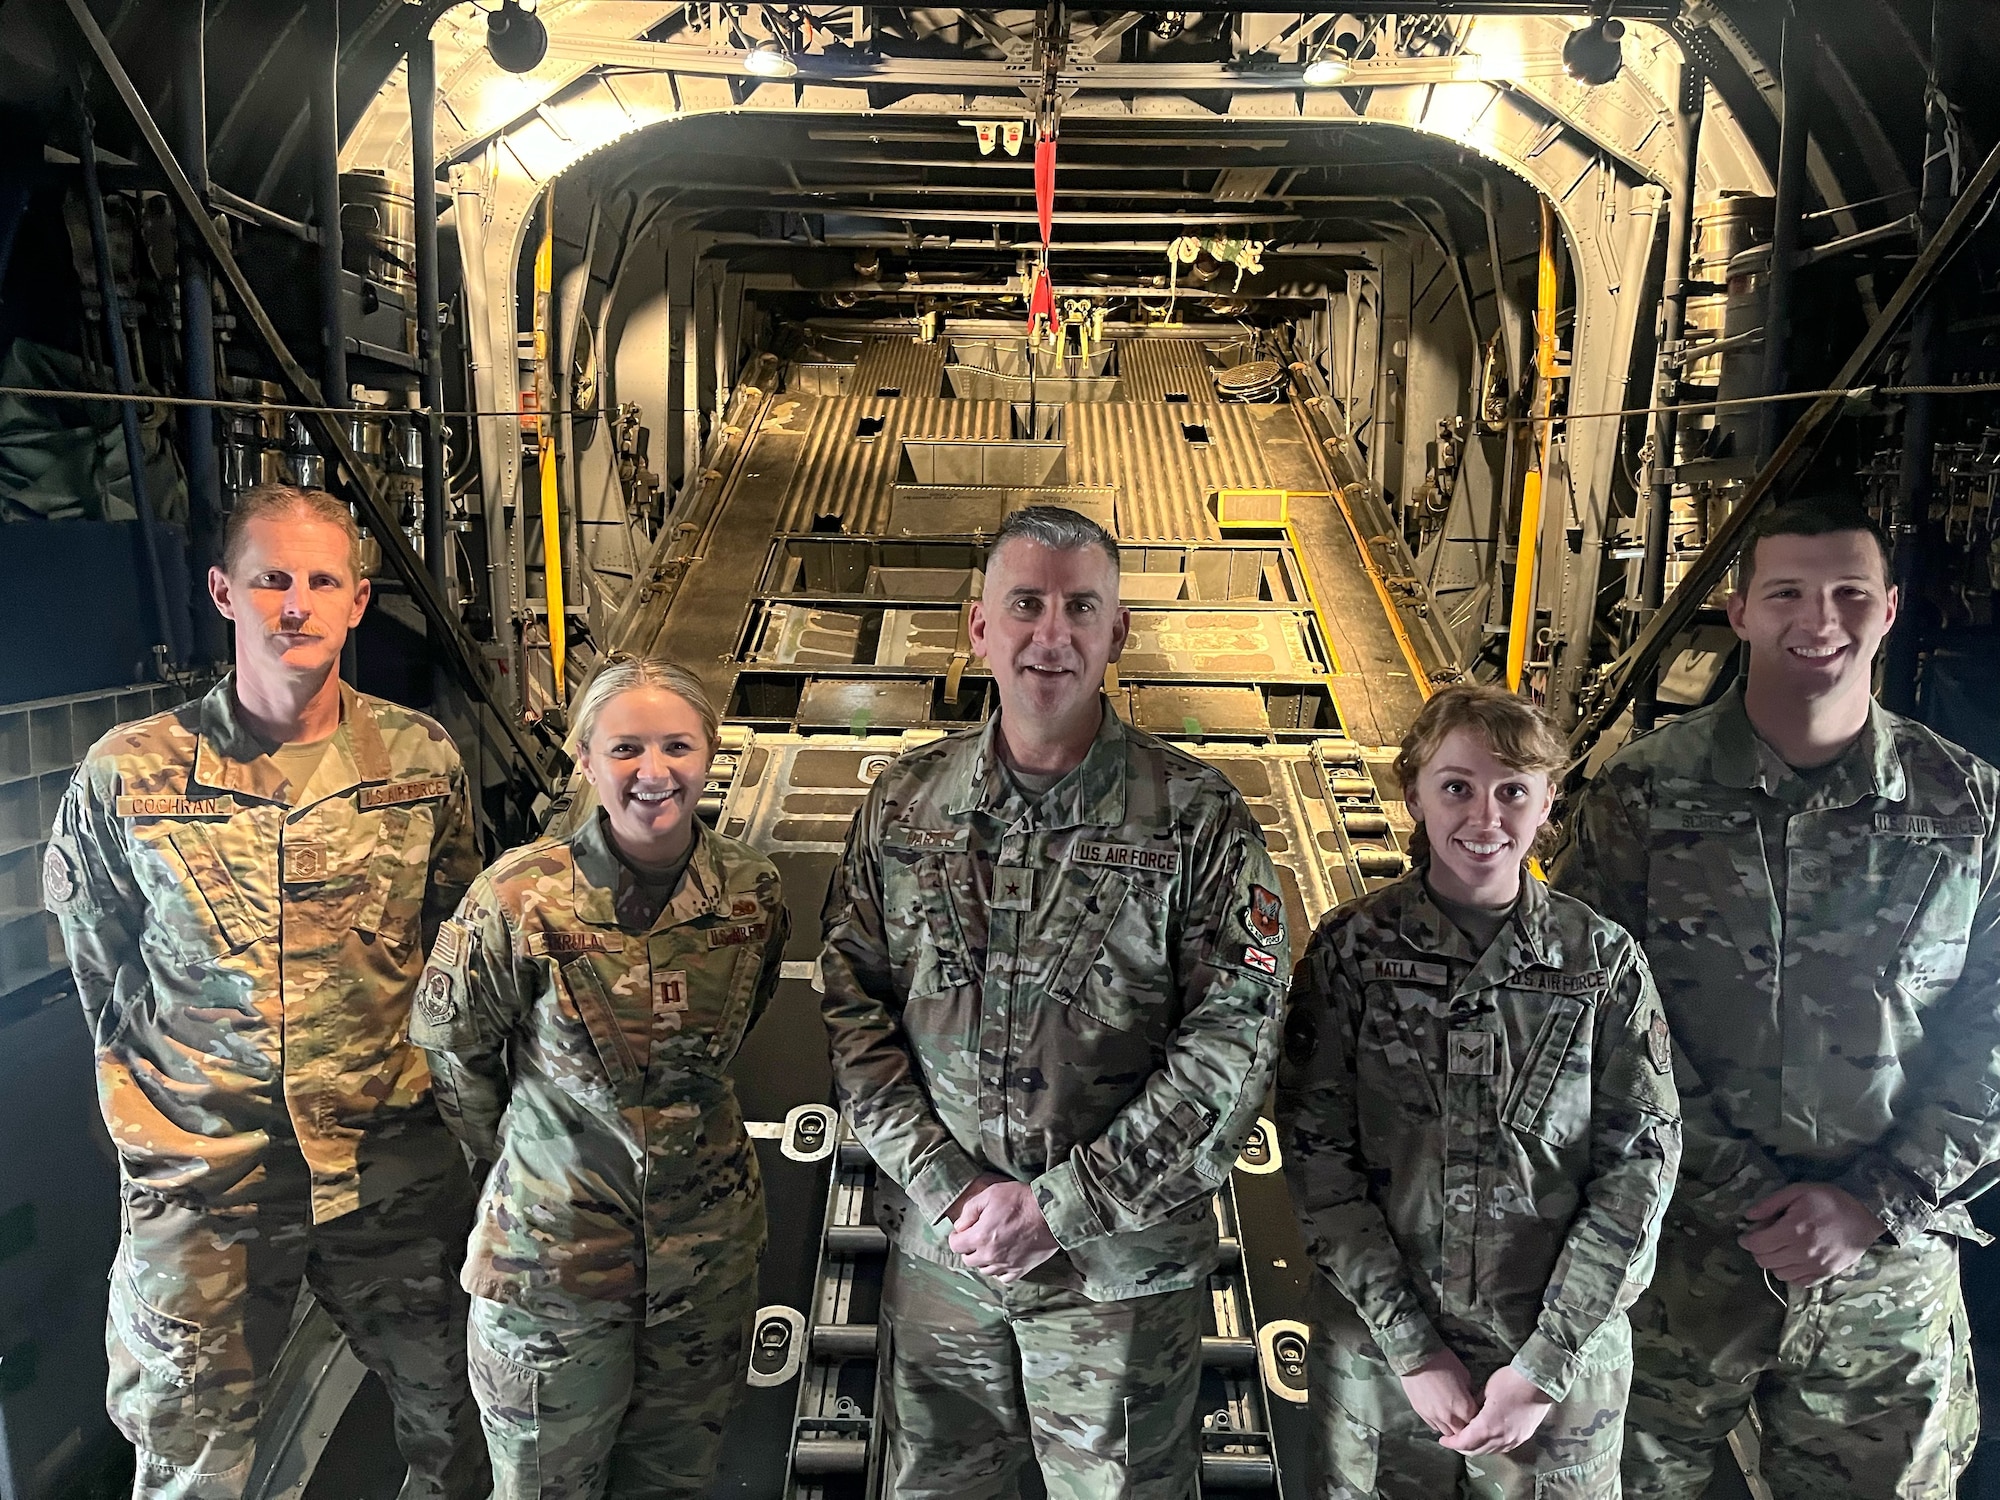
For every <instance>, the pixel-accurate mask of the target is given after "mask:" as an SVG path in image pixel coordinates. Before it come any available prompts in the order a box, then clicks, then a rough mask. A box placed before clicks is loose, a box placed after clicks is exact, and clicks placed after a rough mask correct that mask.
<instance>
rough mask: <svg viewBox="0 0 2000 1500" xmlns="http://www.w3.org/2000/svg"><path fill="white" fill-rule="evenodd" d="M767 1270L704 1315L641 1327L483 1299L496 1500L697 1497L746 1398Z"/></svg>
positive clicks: (481, 1383)
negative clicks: (753, 1326) (754, 1323)
mask: <svg viewBox="0 0 2000 1500" xmlns="http://www.w3.org/2000/svg"><path fill="white" fill-rule="evenodd" d="M756 1310H757V1274H756V1269H755V1267H754V1265H753V1266H752V1269H751V1272H750V1274H749V1275H748V1276H747V1277H743V1278H741V1279H739V1280H737V1281H736V1282H734V1283H733V1284H732V1285H730V1286H728V1287H725V1288H724V1289H723V1290H722V1291H720V1292H718V1293H714V1294H710V1295H704V1297H703V1299H702V1301H701V1303H700V1305H699V1306H696V1307H690V1308H687V1309H685V1310H684V1311H683V1312H682V1313H681V1314H680V1315H679V1316H677V1317H673V1318H670V1319H668V1320H667V1321H666V1322H663V1323H655V1324H653V1325H651V1326H650V1327H648V1326H647V1324H646V1323H645V1322H644V1321H643V1320H642V1319H640V1318H639V1317H637V1316H636V1315H635V1316H632V1317H625V1318H603V1317H579V1318H574V1319H570V1318H554V1317H550V1316H547V1315H546V1314H544V1313H539V1312H526V1311H523V1310H522V1309H521V1308H519V1307H515V1306H513V1305H511V1304H509V1303H505V1302H492V1301H489V1300H487V1299H486V1298H484V1297H475V1298H473V1299H472V1318H471V1339H470V1344H469V1357H470V1363H471V1367H472V1392H473V1395H474V1397H475V1398H477V1400H478V1402H479V1420H480V1425H481V1426H483V1427H484V1428H485V1429H486V1449H487V1452H488V1453H489V1454H490V1455H491V1456H492V1459H493V1495H494V1500H537V1497H539V1500H595V1497H597V1496H600V1495H608V1496H611V1497H614V1500H617V1497H625V1496H631V1497H635V1500H636V1497H638V1496H646V1497H649V1500H653V1497H662V1496H664V1497H695V1496H700V1495H704V1494H706V1493H707V1491H708V1484H709V1478H710V1476H711V1475H713V1474H714V1472H715V1465H716V1461H717V1460H718V1459H719V1458H720V1457H721V1454H722V1429H723V1424H724V1423H726V1422H727V1421H728V1420H729V1414H730V1412H731V1411H733V1410H734V1409H735V1407H736V1403H737V1401H738V1400H739V1399H740V1398H741V1397H742V1394H743V1376H744V1371H745V1368H746V1363H747V1360H748V1356H749V1344H750V1323H751V1319H752V1318H753V1317H754V1316H755V1314H756Z"/></svg>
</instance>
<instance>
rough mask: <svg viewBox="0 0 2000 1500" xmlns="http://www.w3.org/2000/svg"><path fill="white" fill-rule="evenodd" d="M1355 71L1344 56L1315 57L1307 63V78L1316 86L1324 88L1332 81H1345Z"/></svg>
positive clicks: (1308, 81)
mask: <svg viewBox="0 0 2000 1500" xmlns="http://www.w3.org/2000/svg"><path fill="white" fill-rule="evenodd" d="M1353 71H1354V69H1353V66H1352V65H1351V64H1350V63H1349V62H1348V61H1347V59H1346V58H1344V57H1315V58H1314V59H1313V60H1312V61H1311V62H1309V63H1307V64H1306V72H1305V80H1306V82H1307V83H1309V84H1311V85H1312V86H1313V87H1314V88H1324V87H1326V86H1327V85H1328V84H1332V83H1345V82H1346V81H1347V75H1348V74H1349V73H1351V72H1353Z"/></svg>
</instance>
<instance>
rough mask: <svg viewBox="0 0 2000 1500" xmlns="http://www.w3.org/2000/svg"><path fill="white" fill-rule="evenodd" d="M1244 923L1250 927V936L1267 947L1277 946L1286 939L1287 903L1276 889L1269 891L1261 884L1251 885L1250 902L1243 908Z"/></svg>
mask: <svg viewBox="0 0 2000 1500" xmlns="http://www.w3.org/2000/svg"><path fill="white" fill-rule="evenodd" d="M1243 925H1244V926H1245V927H1247V928H1249V929H1250V936H1251V937H1253V938H1255V939H1256V940H1257V941H1258V942H1260V943H1262V944H1263V945H1264V946H1265V947H1266V948H1275V947H1277V946H1278V944H1280V943H1282V942H1283V941H1284V940H1285V903H1284V901H1283V899H1282V898H1280V897H1279V896H1278V894H1277V893H1276V892H1275V891H1267V890H1265V889H1264V887H1262V886H1261V885H1253V886H1251V887H1250V903H1249V905H1247V906H1246V907H1244V909H1243Z"/></svg>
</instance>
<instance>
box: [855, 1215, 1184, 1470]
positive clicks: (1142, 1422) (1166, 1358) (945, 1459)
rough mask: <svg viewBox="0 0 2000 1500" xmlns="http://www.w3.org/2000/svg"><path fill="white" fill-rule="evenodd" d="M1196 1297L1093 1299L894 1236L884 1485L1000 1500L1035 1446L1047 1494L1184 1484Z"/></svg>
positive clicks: (887, 1305)
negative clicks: (927, 1252)
mask: <svg viewBox="0 0 2000 1500" xmlns="http://www.w3.org/2000/svg"><path fill="white" fill-rule="evenodd" d="M1202 1300H1203V1299H1202V1293H1201V1292H1200V1291H1199V1290H1197V1289H1190V1290H1187V1291H1180V1292H1161V1293H1159V1294H1158V1295H1156V1296H1151V1297H1133V1298H1129V1299H1127V1300H1124V1301H1119V1302H1092V1301H1090V1300H1088V1299H1087V1298H1085V1297H1083V1296H1082V1295H1080V1294H1078V1293H1076V1292H1072V1291H1066V1290H1063V1289H1061V1288H1057V1287H1050V1286H1046V1285H1041V1284H1037V1283H1033V1282H1016V1283H1015V1284H1014V1285H1012V1286H1003V1285H1002V1284H1000V1283H999V1282H997V1281H992V1280H989V1279H988V1278H986V1277H984V1276H980V1275H978V1274H977V1273H976V1272H971V1271H958V1270H954V1269H952V1268H951V1267H948V1266H941V1265H935V1264H933V1263H932V1262H930V1261H927V1260H920V1259H918V1258H917V1257H916V1256H913V1255H909V1254H906V1253H905V1252H903V1251H901V1250H897V1251H894V1252H893V1253H892V1255H891V1257H890V1265H889V1274H888V1282H887V1284H886V1285H885V1286H884V1288H883V1292H882V1323H883V1325H884V1327H885V1329H886V1331H887V1337H888V1341H889V1349H888V1358H889V1362H890V1369H889V1398H888V1405H889V1410H888V1412H887V1414H886V1415H887V1428H888V1455H887V1474H888V1480H887V1485H886V1493H887V1495H888V1496H890V1497H891V1500H930V1497H936V1500H1010V1497H1012V1496H1013V1495H1014V1494H1015V1493H1016V1491H1015V1478H1016V1475H1017V1474H1018V1473H1019V1471H1020V1469H1021V1466H1022V1465H1023V1464H1024V1463H1025V1462H1026V1461H1027V1459H1028V1456H1029V1454H1030V1453H1032V1454H1033V1455H1034V1458H1035V1460H1036V1462H1037V1463H1038V1464H1039V1465H1040V1467H1041V1471H1042V1480H1043V1483H1044V1484H1045V1485H1046V1486H1047V1489H1048V1493H1049V1497H1050V1500H1192V1497H1193V1496H1194V1494H1195V1473H1196V1452H1195V1439H1194V1408H1195V1398H1196V1395H1197V1394H1198V1392H1199V1390H1200V1386H1201V1326H1202Z"/></svg>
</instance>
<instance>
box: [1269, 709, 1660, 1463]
mask: <svg viewBox="0 0 2000 1500" xmlns="http://www.w3.org/2000/svg"><path fill="white" fill-rule="evenodd" d="M1564 760H1565V753H1564V746H1563V742H1562V740H1561V738H1560V737H1559V736H1558V735H1557V734H1556V733H1555V732H1554V730H1553V728H1552V727H1551V725H1550V724H1549V722H1548V720H1547V719H1546V718H1544V717H1543V716H1542V713H1541V711H1540V710H1539V709H1537V708H1535V707H1534V706H1533V705H1532V704H1530V703H1528V702H1526V701H1524V700H1522V699H1520V698H1517V697H1515V696H1514V695H1513V694H1511V693H1508V692H1505V691H1503V690H1501V689H1499V688H1494V687H1452V688H1446V689H1445V690H1444V691H1443V692H1440V693H1439V694H1438V695H1437V696H1436V697H1434V698H1432V699H1431V700H1430V702H1429V703H1428V704H1426V705H1425V706H1424V709H1423V711H1422V712H1421V713H1420V714H1418V716H1417V720H1416V723H1415V724H1414V725H1412V726H1411V729H1410V732H1409V734H1408V736H1406V737H1405V739H1404V741H1403V746H1402V753H1401V754H1400V755H1399V756H1398V757H1397V759H1396V773H1397V775H1398V777H1399V778H1400V779H1401V781H1402V784H1403V794H1404V796H1405V798H1406V799H1407V800H1408V803H1409V808H1410V814H1411V816H1412V817H1414V818H1416V819H1417V820H1418V832H1417V836H1416V838H1415V839H1414V840H1413V850H1412V853H1413V855H1414V857H1415V868H1413V869H1412V870H1411V871H1410V873H1409V874H1407V875H1405V876H1404V877H1403V878H1402V879H1401V880H1398V881H1396V882H1395V883H1394V884H1392V885H1388V886H1384V887H1383V888H1381V889H1380V890H1376V891H1371V892H1370V893H1368V894H1367V895H1365V896H1362V897H1361V898H1359V899H1358V900H1355V901H1350V902H1348V903H1347V904H1346V905H1345V906H1342V907H1339V908H1338V909H1336V910H1335V911H1333V912H1331V913H1329V914H1328V915H1327V917H1326V918H1325V919H1324V920H1323V921H1322V922H1321V923H1320V926H1319V930H1318V931H1317V932H1316V933H1315V934H1314V935H1313V940H1312V943H1311V945H1310V946H1309V947H1308V948H1307V950H1306V955H1305V957H1304V959H1303V960H1302V961H1301V962H1300V964H1299V967H1298V971H1297V973H1296V974H1295V976H1294V978H1293V981H1292V996H1291V1014H1290V1016H1289V1017H1288V1019H1287V1023H1286V1027H1285V1051H1284V1059H1283V1061H1282V1062H1281V1063H1280V1065H1279V1073H1278V1127H1279V1131H1280V1134H1281V1137H1282V1143H1283V1148H1284V1164H1285V1172H1286V1175H1287V1176H1288V1177H1289V1179H1290V1181H1291V1186H1292V1195H1293V1201H1294V1203H1295V1205H1296V1206H1297V1209H1298V1214H1299V1220H1300V1223H1301V1225H1302V1226H1303V1228H1304V1230H1305V1235H1306V1243H1307V1246H1308V1247H1309V1249H1310V1250H1311V1253H1312V1257H1313V1260H1314V1262H1315V1264H1316V1265H1317V1268H1318V1272H1319V1274H1318V1275H1317V1276H1316V1277H1315V1278H1314V1293H1315V1297H1314V1308H1315V1320H1314V1321H1315V1323H1316V1325H1317V1326H1316V1327H1315V1328H1314V1330H1313V1343H1312V1357H1311V1360H1310V1362H1309V1370H1310V1384H1311V1398H1310V1399H1311V1403H1312V1412H1313V1417H1314V1427H1315V1429H1316V1436H1317V1437H1318V1440H1319V1453H1318V1469H1319V1473H1318V1474H1317V1476H1316V1478H1315V1484H1314V1495H1315V1496H1316V1497H1320V1500H1324V1497H1327V1496H1332V1497H1337V1500H1355V1497H1360V1496H1368V1495H1381V1496H1385V1497H1389V1500H1439V1497H1448V1496H1451V1495H1453V1494H1455V1493H1456V1494H1460V1495H1469V1496H1476V1497H1480V1500H1539V1497H1542V1496H1553V1495H1563V1496H1568V1497H1573V1500H1615V1497H1616V1496H1617V1494H1618V1461H1619V1447H1620V1433H1621V1428H1622V1417H1623V1412H1624V1407H1625V1399H1626V1392H1627V1389H1628V1386H1629V1384H1630V1381H1631V1374H1632V1337H1631V1330H1630V1329H1629V1327H1628V1326H1627V1324H1626V1319H1625V1309H1626V1308H1627V1307H1629V1306H1630V1305H1631V1303H1632V1300H1633V1298H1635V1297H1636V1296H1638V1294H1639V1292H1640V1290H1641V1289H1642V1288H1643V1287H1644V1286H1645V1284H1646V1281H1647V1279H1648V1278H1649V1277H1650V1276H1651V1275H1652V1267H1653V1253H1654V1248H1655V1246H1656V1245H1657V1243H1658V1240H1659V1232H1660V1221H1661V1218H1662V1215H1663V1214H1664V1212H1665V1209H1666V1204H1667V1198H1668V1195H1669V1194H1670V1193H1671V1191H1672V1189H1673V1184H1674V1173H1675V1170H1676V1168H1677V1166H1678V1163H1679V1160H1680V1104H1679V1097H1678V1095H1677V1094H1676V1092H1675V1089H1674V1079H1673V1050H1672V1043H1671V1039H1670V1037H1669V1035H1668V1032H1667V1024H1666V1022H1665V1020H1664V1019H1663V1018H1662V1016H1661V1011H1660V1002H1659V998H1658V997H1657V996H1656V995H1655V994H1654V992H1653V983H1652V980H1651V978H1650V977H1649V976H1648V974H1647V971H1646V962H1645V959H1644V958H1643V957H1642V956H1641V955H1640V952H1639V949H1638V945H1637V944H1635V943H1634V942H1633V941H1632V940H1631V938H1629V937H1627V936H1626V935H1625V932H1624V930H1623V929H1621V928H1619V927H1617V926H1615V925H1614V924H1612V923H1611V922H1608V921H1606V920H1605V919H1604V918H1602V917H1600V916H1598V915H1597V914H1596V913H1595V912H1593V911H1591V909H1590V908H1589V907H1587V906H1585V905H1584V904H1583V903H1582V902H1580V901H1574V900H1571V899H1570V898H1569V897H1567V896H1559V895H1555V894H1552V893H1551V892H1550V891H1549V890H1548V889H1547V888H1546V887H1545V886H1544V885H1543V884H1542V882H1541V880H1540V879H1539V878H1537V877H1536V876H1535V875H1534V874H1532V873H1531V872H1529V871H1528V870H1526V869H1525V868H1524V866H1525V864H1526V862H1527V860H1528V857H1529V855H1530V854H1531V853H1533V852H1534V849H1535V846H1536V843H1537V840H1538V839H1539V838H1540V836H1541V834H1542V831H1543V828H1544V825H1545V824H1546V823H1547V821H1548V816H1549V809H1550V805H1551V804H1552V802H1553V801H1554V796H1553V791H1552V788H1551V785H1550V776H1551V775H1552V774H1553V773H1554V772H1556V771H1558V770H1559V769H1560V768H1561V767H1562V765H1563V763H1564Z"/></svg>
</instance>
